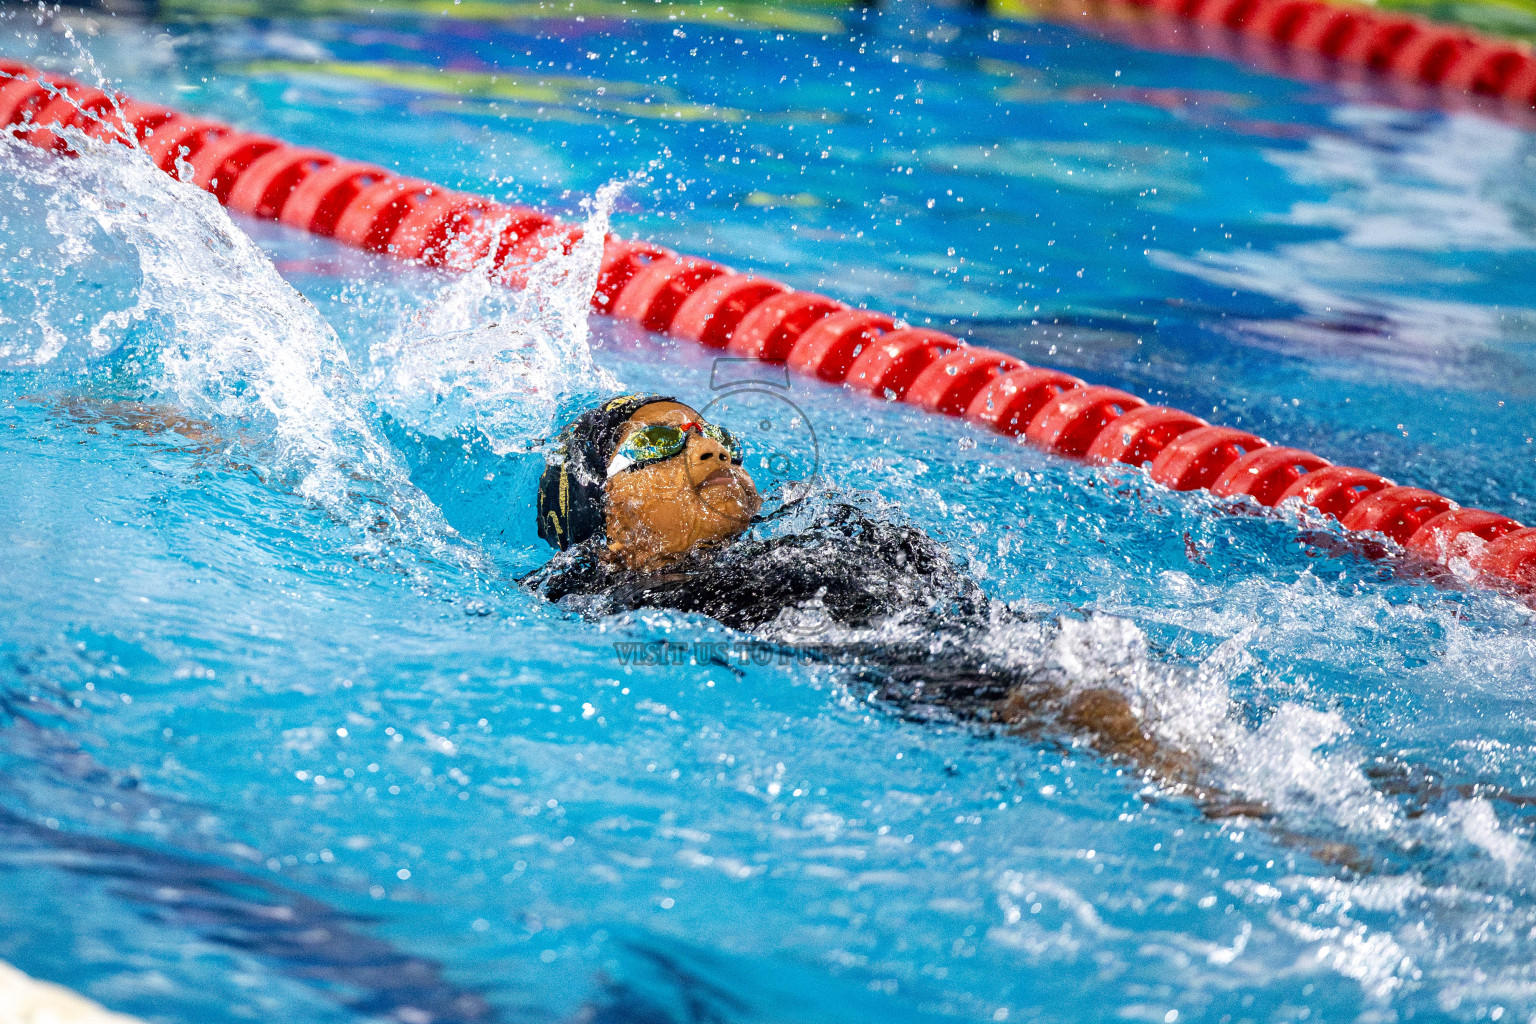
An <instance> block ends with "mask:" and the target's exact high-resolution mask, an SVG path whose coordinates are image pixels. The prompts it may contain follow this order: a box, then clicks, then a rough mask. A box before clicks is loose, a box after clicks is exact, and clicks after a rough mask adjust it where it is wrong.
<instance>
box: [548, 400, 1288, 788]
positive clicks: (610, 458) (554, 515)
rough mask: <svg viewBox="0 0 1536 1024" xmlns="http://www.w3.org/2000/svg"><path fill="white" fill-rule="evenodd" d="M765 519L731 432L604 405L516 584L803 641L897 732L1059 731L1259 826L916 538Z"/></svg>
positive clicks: (835, 508) (841, 508)
mask: <svg viewBox="0 0 1536 1024" xmlns="http://www.w3.org/2000/svg"><path fill="white" fill-rule="evenodd" d="M761 506H762V499H761V498H760V496H759V495H758V492H757V489H756V487H755V486H754V484H753V481H752V477H751V475H750V474H749V473H748V472H747V471H746V469H745V468H744V467H743V465H742V451H741V448H740V446H739V444H738V443H737V441H736V439H735V438H734V437H733V436H732V435H731V434H730V432H729V431H728V430H726V429H724V428H722V427H718V426H716V425H714V424H710V423H707V422H705V420H704V419H703V417H701V416H700V415H699V414H698V413H697V412H696V411H694V410H693V409H692V408H690V407H689V406H687V405H684V404H682V403H680V402H678V401H676V400H675V399H672V398H668V397H665V396H661V395H625V396H622V397H619V398H615V399H612V400H610V401H608V402H605V403H603V404H602V405H600V406H599V407H597V408H594V409H591V410H589V411H587V412H585V413H583V414H582V415H581V416H579V417H578V418H577V419H576V420H575V421H574V422H573V423H572V424H571V425H570V426H569V427H567V428H566V430H565V431H564V432H563V433H562V435H561V437H560V440H559V448H558V451H557V455H556V460H555V461H554V462H552V463H551V464H550V465H548V466H547V467H546V469H545V471H544V474H543V476H542V478H541V479H540V483H539V494H538V502H537V508H538V517H539V521H538V528H539V535H540V536H541V537H543V538H544V539H545V540H546V541H548V542H549V543H550V544H552V545H553V546H554V547H556V548H559V549H560V550H559V552H558V553H557V554H556V556H555V557H554V558H553V559H552V560H551V561H550V562H549V563H547V564H546V565H545V566H543V567H542V568H540V569H538V570H536V571H535V572H533V573H531V574H530V575H528V576H526V577H524V579H523V582H524V583H525V584H526V585H528V586H530V587H532V588H533V589H534V590H536V591H537V592H539V593H540V594H542V595H543V596H544V597H546V598H548V599H549V600H551V601H555V602H558V603H559V604H560V605H561V606H562V607H565V608H568V609H570V610H573V611H576V612H578V613H580V614H583V615H585V616H589V617H590V616H596V615H604V614H612V613H615V612H621V611H627V610H632V609H637V608H667V609H674V610H677V611H682V612H692V613H698V614H702V615H706V616H708V617H710V618H712V619H715V620H716V621H718V622H721V623H723V624H725V625H727V626H729V627H731V628H733V629H736V630H739V631H741V632H744V633H747V634H750V635H752V636H754V637H756V638H758V639H760V640H763V641H765V642H769V643H779V644H788V645H796V644H802V643H805V642H806V641H807V640H810V639H814V647H815V649H816V651H817V652H818V653H819V654H820V655H821V656H823V657H826V658H827V659H828V660H834V661H837V662H840V663H843V664H847V665H849V666H851V667H852V668H853V670H854V672H855V675H856V676H857V677H858V678H860V679H862V680H864V681H866V682H868V683H870V684H872V686H873V688H874V690H875V692H876V693H877V694H878V695H879V696H880V697H881V698H882V699H883V700H886V701H888V702H890V703H892V704H893V705H895V706H898V707H900V708H902V709H903V711H904V712H905V713H907V714H910V715H916V716H923V717H932V716H942V717H948V718H954V719H959V720H965V721H972V722H979V723H987V724H990V725H995V726H1001V727H1004V728H1007V729H1010V730H1012V731H1015V732H1020V733H1031V734H1042V733H1050V732H1055V733H1057V734H1059V733H1060V732H1062V731H1063V730H1065V731H1067V732H1070V733H1074V734H1077V735H1079V736H1081V737H1083V738H1084V739H1086V740H1087V741H1088V742H1089V743H1090V744H1091V745H1092V746H1093V747H1094V748H1095V749H1096V750H1098V751H1099V752H1100V753H1101V754H1103V755H1105V756H1107V757H1109V758H1112V759H1114V760H1118V761H1122V762H1126V763H1130V764H1133V765H1134V766H1136V767H1137V768H1138V769H1140V770H1142V771H1144V772H1146V773H1148V774H1150V775H1151V776H1154V777H1155V778H1156V779H1157V780H1158V781H1159V782H1161V783H1162V784H1163V785H1166V786H1169V787H1172V788H1174V789H1176V790H1178V791H1182V792H1186V793H1189V794H1191V795H1193V796H1194V797H1195V798H1196V799H1197V800H1198V802H1199V803H1200V804H1201V806H1202V807H1203V808H1204V809H1205V810H1206V811H1207V813H1211V814H1221V815H1233V814H1250V815H1263V814H1264V813H1265V812H1264V809H1263V808H1262V807H1259V806H1257V805H1255V804H1252V803H1250V802H1246V801H1243V800H1240V799H1237V798H1235V797H1232V796H1230V795H1228V794H1224V793H1221V792H1220V791H1219V790H1218V789H1217V788H1215V787H1214V786H1212V785H1211V784H1210V783H1209V781H1208V780H1207V773H1205V772H1203V771H1202V770H1201V766H1200V765H1199V764H1198V763H1197V761H1196V759H1195V758H1194V757H1193V756H1192V755H1190V754H1189V753H1187V752H1185V751H1182V750H1177V749H1174V748H1171V747H1169V746H1168V745H1166V744H1164V743H1162V742H1160V741H1159V740H1158V739H1157V738H1156V737H1154V736H1153V735H1152V733H1151V732H1150V731H1149V730H1148V729H1147V728H1145V727H1144V725H1143V723H1142V722H1141V720H1140V719H1139V718H1138V716H1137V715H1136V713H1135V711H1134V709H1133V707H1132V705H1131V703H1130V701H1129V699H1128V698H1127V696H1126V695H1124V694H1122V693H1121V692H1119V691H1117V690H1114V689H1111V688H1109V687H1107V686H1090V687H1086V688H1085V687H1083V686H1081V685H1078V686H1073V685H1071V683H1072V681H1071V680H1068V679H1066V678H1064V676H1063V674H1062V673H1061V672H1060V671H1059V670H1056V671H1053V670H1051V669H1049V668H1047V667H1046V666H1047V665H1048V659H1047V658H1046V657H1045V656H1044V652H1045V651H1046V649H1047V648H1048V647H1049V645H1050V641H1051V639H1052V638H1053V636H1054V634H1055V631H1056V630H1057V628H1058V627H1057V626H1056V624H1055V623H1053V622H1048V621H1045V620H1042V619H1039V618H1036V617H1031V616H1028V615H1024V614H1022V613H1020V612H1018V611H1016V610H1014V609H1012V608H1009V607H1007V606H1006V605H1004V604H1002V603H1001V602H997V601H992V600H990V599H989V598H988V597H987V596H986V595H985V594H984V593H983V591H982V590H981V588H980V587H979V586H978V585H977V584H976V582H975V581H974V580H972V579H971V578H970V577H969V576H967V575H966V574H965V573H964V572H962V571H961V570H960V568H959V567H958V566H957V565H956V564H955V562H954V560H953V559H952V558H951V556H950V555H949V553H948V552H947V551H946V550H945V549H944V548H943V547H942V546H941V545H939V544H938V543H937V542H935V541H934V540H933V539H932V538H931V537H929V536H928V535H927V534H926V533H924V532H923V531H921V530H919V529H917V528H915V527H912V526H908V525H900V524H893V523H891V522H887V521H884V520H882V519H880V518H876V517H874V516H871V515H869V514H868V513H866V512H865V511H864V510H862V509H861V508H860V507H859V506H858V504H857V503H856V502H855V501H852V500H843V501H832V502H830V503H827V504H825V505H824V506H823V507H821V508H819V509H816V510H814V511H805V510H802V509H791V510H787V512H786V513H780V514H778V515H776V516H775V517H773V518H774V519H778V520H783V519H786V518H788V519H794V518H795V517H798V521H794V522H791V523H789V524H788V525H790V526H797V527H798V529H792V530H790V531H788V532H776V533H775V535H773V536H768V535H767V532H768V531H760V530H754V529H753V527H754V526H767V525H768V520H766V519H763V518H760V517H758V515H757V514H758V512H759V510H760V508H761ZM775 525H778V524H775ZM808 624H810V625H811V626H813V627H814V628H813V629H808V628H807V626H808ZM1032 650H1034V651H1039V652H1040V655H1041V656H1040V657H1039V658H1036V659H1034V661H1033V662H1032V661H1031V658H1030V656H1029V654H1030V652H1031V651H1032ZM1021 666H1022V667H1021Z"/></svg>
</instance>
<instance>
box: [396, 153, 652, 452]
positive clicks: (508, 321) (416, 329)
mask: <svg viewBox="0 0 1536 1024" xmlns="http://www.w3.org/2000/svg"><path fill="white" fill-rule="evenodd" d="M623 187H624V183H623V182H622V181H619V182H610V183H609V184H607V185H605V186H603V187H602V188H600V189H598V191H597V194H596V196H595V197H594V198H593V199H592V200H590V201H589V202H588V203H585V204H584V205H585V206H586V207H587V209H588V216H587V219H586V223H585V224H584V225H583V228H582V231H583V234H582V237H581V239H580V240H579V241H578V242H577V243H576V244H575V246H573V247H572V249H571V252H570V253H569V254H560V253H556V254H554V255H551V256H550V257H548V258H546V259H544V260H542V261H540V262H539V263H537V264H535V265H534V266H533V267H532V268H531V269H530V271H529V274H528V284H527V287H526V288H524V289H523V290H522V291H517V292H513V291H509V290H508V289H507V288H506V287H505V286H503V285H502V284H500V283H499V282H498V281H496V280H495V278H494V273H495V271H494V268H493V267H492V266H491V265H490V261H489V260H488V259H487V260H484V261H482V264H481V265H480V266H478V267H476V268H475V269H474V270H473V271H471V272H470V273H468V274H465V275H463V276H462V277H459V278H457V279H456V280H454V281H452V282H451V283H450V284H448V285H447V286H446V287H445V288H443V290H442V291H441V292H440V293H439V294H438V295H437V297H436V300H435V301H434V302H433V303H432V304H431V305H430V306H428V307H427V308H425V309H423V310H421V311H419V312H418V313H417V314H416V315H415V316H413V317H412V318H411V319H410V321H409V322H408V323H407V324H406V325H404V327H403V328H402V329H401V330H400V332H399V333H398V334H397V335H396V336H395V337H393V338H391V339H389V340H388V341H387V342H383V343H380V344H377V345H375V346H373V348H372V349H371V350H370V353H369V354H370V356H371V358H372V360H373V363H374V370H373V373H372V375H371V377H370V384H371V386H372V388H373V391H374V395H375V400H376V401H377V402H378V404H379V407H380V408H381V409H383V410H384V411H386V412H388V413H389V414H390V415H391V416H394V417H395V418H396V419H398V420H400V421H401V422H402V423H405V424H406V425H408V426H410V427H412V428H413V429H415V430H419V431H421V432H423V433H426V434H429V435H431V436H433V437H440V438H447V437H453V436H458V435H462V434H464V433H466V432H471V433H478V434H479V435H480V436H481V437H482V438H483V439H484V440H485V442H486V443H487V444H488V445H489V447H490V448H491V450H492V451H494V452H495V453H496V454H498V455H506V454H508V453H511V452H519V451H527V450H529V449H530V447H532V446H533V445H534V444H536V443H537V441H538V439H539V438H541V437H543V436H545V435H547V434H548V433H549V431H550V428H551V426H552V425H553V421H554V418H555V416H556V415H557V413H558V410H559V409H560V407H561V405H562V403H564V402H566V401H567V400H568V399H570V398H572V397H575V396H596V395H598V394H600V393H604V392H612V391H615V390H618V389H619V388H620V384H619V382H618V381H617V380H615V379H614V378H613V377H612V376H611V375H610V374H609V373H608V372H607V371H606V370H604V369H603V368H601V367H600V366H598V365H597V364H596V363H594V362H593V361H592V350H591V347H590V346H589V345H588V342H587V337H588V322H587V318H588V313H589V310H590V309H591V302H592V293H593V291H594V290H596V287H597V278H598V272H599V270H600V269H601V266H602V259H603V240H604V238H605V237H606V236H607V234H608V217H609V214H610V212H611V211H612V209H613V203H614V201H615V200H616V199H617V198H618V195H619V192H620V191H621V190H622V189H623Z"/></svg>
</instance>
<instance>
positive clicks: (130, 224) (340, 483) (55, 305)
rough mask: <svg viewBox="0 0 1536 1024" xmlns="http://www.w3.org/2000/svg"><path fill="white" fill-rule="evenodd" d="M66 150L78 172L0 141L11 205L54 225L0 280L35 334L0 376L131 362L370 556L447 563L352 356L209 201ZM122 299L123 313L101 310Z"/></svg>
mask: <svg viewBox="0 0 1536 1024" xmlns="http://www.w3.org/2000/svg"><path fill="white" fill-rule="evenodd" d="M66 134H68V135H69V136H70V139H71V143H72V145H73V146H74V148H75V149H76V150H77V151H78V152H79V153H80V156H79V157H78V158H76V159H59V158H55V157H51V156H47V155H45V154H41V153H38V152H37V151H36V150H34V149H33V148H32V147H31V146H29V145H27V144H26V143H23V142H20V141H18V140H17V139H16V138H15V137H14V136H12V135H6V136H4V138H3V139H0V174H3V175H4V177H5V178H6V179H7V180H8V181H9V182H10V183H11V197H10V198H12V199H14V200H15V201H16V202H18V203H20V204H22V207H23V211H26V209H27V208H28V207H30V208H33V209H35V207H36V206H38V205H42V206H43V208H44V209H45V211H46V213H45V217H44V218H43V220H44V223H45V225H46V232H39V231H38V230H37V226H36V224H35V222H34V223H33V224H32V225H31V226H30V227H28V228H27V229H26V231H25V233H24V234H23V235H22V236H21V237H14V236H13V241H12V244H13V245H14V246H16V247H15V248H13V249H12V252H11V258H10V260H9V261H8V263H7V264H6V265H5V266H4V269H3V273H0V276H3V279H4V281H5V283H6V284H7V285H9V286H10V287H11V288H12V289H13V290H25V291H30V292H31V293H32V295H33V296H34V297H35V304H34V313H33V319H34V325H32V326H34V327H35V328H36V330H35V331H26V330H23V331H20V332H18V333H17V334H16V335H15V336H14V337H13V340H11V341H9V342H7V343H6V345H5V346H4V347H3V348H0V360H5V361H8V362H11V363H12V364H21V365H32V366H41V365H45V364H48V363H51V362H54V361H56V360H58V359H59V358H60V357H61V356H64V355H69V356H73V357H75V358H76V359H79V360H81V361H89V360H90V359H93V358H99V357H102V356H105V355H107V354H108V353H112V352H114V351H117V350H120V349H121V350H122V351H123V352H125V353H131V354H132V355H133V357H134V358H133V359H132V360H129V361H128V362H127V364H126V366H127V369H129V370H130V375H131V372H132V371H134V370H135V369H136V368H137V367H138V366H139V365H140V364H143V365H146V366H148V367H152V368H153V369H152V370H151V371H150V374H149V377H150V379H149V380H147V381H145V383H147V384H149V385H150V393H149V394H146V395H144V396H143V397H152V398H155V399H156V400H159V401H169V402H171V403H174V404H175V405H176V406H177V407H178V408H179V410H181V411H182V412H184V413H187V414H191V415H192V416H196V417H200V418H204V419H207V420H208V421H209V422H210V423H211V425H212V427H213V428H214V430H215V431H216V432H217V434H218V436H219V437H220V438H221V439H222V440H223V442H224V443H225V444H227V445H228V450H229V453H230V454H231V455H232V456H233V457H235V458H237V459H238V460H239V461H241V462H248V463H253V464H254V468H255V469H256V471H257V472H258V473H259V474H260V475H262V476H263V478H265V479H267V480H269V481H271V482H274V483H277V484H280V485H283V486H289V487H292V488H293V489H294V490H295V491H297V492H298V493H299V494H300V495H302V496H303V497H304V498H305V499H307V500H309V501H312V502H314V503H315V504H316V505H318V506H320V507H322V508H324V509H325V510H326V511H327V512H329V513H331V514H332V515H334V516H336V517H337V518H338V519H340V520H342V521H344V522H347V523H349V524H351V525H352V526H353V527H354V528H355V529H356V530H357V532H358V534H359V537H360V539H361V541H362V544H363V546H364V547H365V548H367V549H369V550H378V549H380V548H381V547H382V546H383V545H384V544H386V543H388V541H387V540H386V539H385V538H386V537H390V536H393V539H394V540H396V541H404V542H406V543H407V544H419V545H421V546H422V547H424V548H425V549H426V550H428V551H429V552H431V553H434V554H438V555H442V554H445V553H447V551H448V548H449V546H450V545H451V544H452V540H453V537H454V532H453V530H452V528H451V527H449V526H448V524H447V523H446V522H445V521H444V520H443V518H442V516H441V514H440V512H439V511H438V509H437V508H436V506H435V505H433V504H432V502H431V501H430V500H429V499H427V498H426V496H425V495H423V494H422V493H421V492H420V491H419V490H418V489H417V488H415V487H414V486H413V485H412V484H411V482H410V479H409V474H408V472H407V470H406V467H405V465H404V462H403V460H402V459H401V458H400V456H399V454H398V453H397V452H396V451H395V450H394V449H393V448H391V447H390V446H389V445H388V444H387V443H386V442H385V441H384V440H382V439H381V438H380V437H379V436H378V434H377V433H376V432H375V430H374V428H373V425H372V424H371V423H370V421H369V419H368V416H367V414H366V412H365V409H364V407H363V404H362V402H361V401H360V399H359V395H358V390H357V386H356V381H355V378H354V377H353V374H352V371H351V368H350V366H349V365H348V361H347V356H346V352H345V351H344V350H343V348H342V346H341V343H340V341H339V339H338V338H337V336H336V333H335V331H334V330H332V328H331V326H330V325H329V324H328V323H326V322H325V320H324V319H323V318H322V317H321V316H320V314H319V312H318V311H317V310H316V309H315V308H314V306H312V305H311V304H310V303H309V301H308V300H306V299H305V298H304V297H303V296H301V295H299V294H298V293H297V292H296V291H294V289H293V288H292V287H290V286H289V285H288V284H287V283H286V282H285V281H284V280H283V279H282V278H281V277H280V276H279V275H278V273H277V271H276V269H275V268H274V267H273V266H272V263H271V261H270V260H269V259H268V258H267V256H266V255H265V254H264V253H263V252H262V251H261V250H260V249H259V248H257V246H256V245H255V244H254V243H253V242H252V241H251V240H250V239H249V238H247V237H246V236H245V234H244V233H242V232H241V231H240V229H239V228H237V227H236V226H235V225H234V223H233V222H231V220H230V219H229V216H228V215H227V214H226V213H225V211H224V209H223V208H222V207H221V206H220V205H219V204H218V202H217V201H216V200H215V199H214V197H213V196H211V195H210V194H208V193H206V192H204V191H202V190H201V189H198V188H195V187H193V186H191V185H188V184H185V183H183V182H180V181H177V180H175V179H173V178H171V177H170V176H168V175H166V174H163V173H162V172H161V171H159V170H158V169H157V168H155V167H154V166H153V164H152V163H151V162H150V161H149V159H148V157H147V156H146V155H145V154H144V153H143V152H142V151H140V150H137V149H129V148H127V147H123V146H118V145H105V144H101V143H96V142H93V141H92V140H89V139H87V138H85V137H84V136H83V135H80V134H79V133H78V132H72V131H71V132H67V133H66ZM22 215H24V213H23V214H22ZM13 219H14V218H13ZM125 263H127V265H126V266H125V265H124V264H125ZM135 273H137V276H138V281H137V286H136V288H130V287H128V286H126V285H125V283H124V281H125V278H126V279H129V280H131V278H132V276H133V275H134V274H135ZM114 291H116V292H117V294H118V297H119V299H120V300H121V301H120V302H118V303H114V302H112V301H110V298H109V299H108V300H107V301H105V302H104V303H103V302H102V301H100V300H97V298H96V297H97V295H98V294H106V295H108V296H110V295H111V294H112V293H113V292H114ZM103 304H104V305H106V306H107V307H108V308H105V309H103V308H102V306H103ZM113 307H115V308H113ZM119 381H120V382H121V376H119Z"/></svg>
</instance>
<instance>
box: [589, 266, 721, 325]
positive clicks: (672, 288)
mask: <svg viewBox="0 0 1536 1024" xmlns="http://www.w3.org/2000/svg"><path fill="white" fill-rule="evenodd" d="M730 272H731V268H730V267H726V266H722V265H721V264H719V263H715V262H713V261H712V260H700V259H694V258H693V257H691V256H674V257H672V258H671V259H664V260H656V261H655V262H653V263H651V264H649V265H647V266H646V267H645V269H643V270H641V271H640V272H639V273H637V274H636V275H635V276H634V277H633V278H631V279H630V282H629V284H627V285H625V286H624V290H623V291H621V292H620V293H619V297H618V299H617V300H615V302H614V304H613V315H614V316H616V317H618V318H620V319H621V320H633V321H635V322H636V323H638V324H639V325H640V326H641V327H644V328H645V329H646V330H648V331H665V330H666V329H667V328H668V327H669V326H671V324H672V318H673V317H675V316H676V315H677V311H678V310H679V309H680V308H681V307H682V305H683V302H684V301H685V300H686V299H687V298H688V296H690V295H692V294H693V293H694V292H695V291H696V290H698V288H699V287H700V286H701V285H703V284H704V282H706V281H711V280H713V279H715V278H717V277H722V276H724V275H726V274H729V273H730Z"/></svg>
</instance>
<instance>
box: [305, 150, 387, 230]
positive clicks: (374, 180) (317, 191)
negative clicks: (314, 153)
mask: <svg viewBox="0 0 1536 1024" xmlns="http://www.w3.org/2000/svg"><path fill="white" fill-rule="evenodd" d="M392 177H394V175H392V174H390V173H389V172H388V171H386V170H385V169H384V168H382V167H375V166H373V165H372V164H361V163H356V162H354V161H351V160H347V161H342V162H337V163H333V164H328V165H327V166H325V167H320V168H317V169H315V170H314V171H312V172H310V173H309V174H308V175H306V176H305V177H304V179H303V180H302V181H300V182H299V183H298V184H297V185H295V186H294V189H293V191H292V192H291V193H289V195H288V201H287V202H285V203H284V204H283V209H282V213H281V215H280V216H279V217H278V219H279V220H280V221H282V222H283V223H284V224H287V225H288V226H289V227H291V228H298V229H300V230H302V231H312V232H314V233H315V234H317V235H324V236H326V237H327V238H329V237H330V236H331V234H332V233H333V232H335V230H336V221H337V220H338V219H340V217H341V212H342V211H343V210H345V209H346V208H347V205H348V204H349V203H351V202H352V200H353V198H354V197H356V196H357V194H358V193H359V192H361V191H362V190H363V189H365V188H367V187H369V186H370V185H376V184H378V183H379V182H381V181H384V180H386V179H388V178H392Z"/></svg>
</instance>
